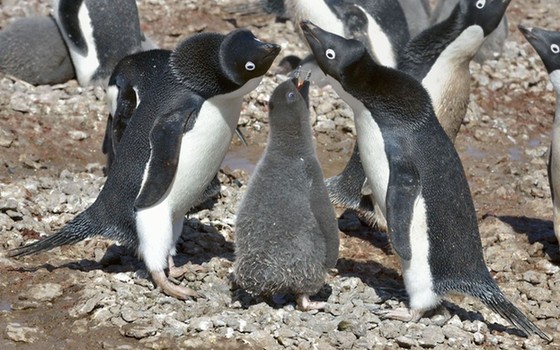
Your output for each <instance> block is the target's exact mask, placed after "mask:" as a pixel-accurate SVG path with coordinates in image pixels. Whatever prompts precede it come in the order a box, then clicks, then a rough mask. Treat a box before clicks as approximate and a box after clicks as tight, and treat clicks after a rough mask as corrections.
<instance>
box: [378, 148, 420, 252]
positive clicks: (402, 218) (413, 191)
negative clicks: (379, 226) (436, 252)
mask: <svg viewBox="0 0 560 350" xmlns="http://www.w3.org/2000/svg"><path fill="white" fill-rule="evenodd" d="M388 160H389V169H390V174H389V185H388V187H387V197H386V207H387V226H388V228H389V232H390V236H391V241H392V243H393V248H394V249H395V251H396V253H397V254H398V255H399V257H400V258H401V259H404V260H410V259H411V257H412V253H411V249H410V226H411V222H412V216H413V214H414V203H415V201H416V199H417V198H418V196H419V195H420V193H421V190H422V186H421V183H420V175H419V174H418V170H417V169H416V166H415V165H414V163H412V162H411V161H409V160H408V159H406V158H404V157H399V156H397V157H395V156H393V157H389V159H388Z"/></svg>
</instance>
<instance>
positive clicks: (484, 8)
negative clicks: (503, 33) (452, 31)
mask: <svg viewBox="0 0 560 350" xmlns="http://www.w3.org/2000/svg"><path fill="white" fill-rule="evenodd" d="M510 2H511V0H461V1H460V3H459V4H458V5H457V7H458V8H459V11H460V15H461V17H462V18H463V19H464V21H465V23H463V24H464V27H465V28H467V27H469V26H472V25H477V26H480V27H481V28H482V30H483V31H484V36H485V37H486V36H488V35H489V34H490V33H492V32H493V31H494V29H496V27H498V24H500V22H501V21H502V17H503V16H504V14H505V12H506V9H507V7H508V5H509V3H510Z"/></svg>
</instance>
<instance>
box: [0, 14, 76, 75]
mask: <svg viewBox="0 0 560 350" xmlns="http://www.w3.org/2000/svg"><path fill="white" fill-rule="evenodd" d="M0 48H2V49H0V71H1V72H3V73H6V74H11V75H13V76H15V77H17V78H19V79H22V80H25V81H26V82H28V83H30V84H33V85H43V84H59V83H64V82H66V81H68V80H70V79H72V78H74V76H75V74H74V66H73V65H72V60H71V59H70V54H69V53H68V49H67V48H66V44H65V43H64V40H62V37H61V36H60V32H59V30H58V27H57V25H56V23H55V21H54V20H53V19H52V17H47V16H44V17H28V18H20V19H18V20H16V21H15V22H13V23H12V24H11V25H9V26H8V27H7V28H6V29H4V30H2V31H0Z"/></svg>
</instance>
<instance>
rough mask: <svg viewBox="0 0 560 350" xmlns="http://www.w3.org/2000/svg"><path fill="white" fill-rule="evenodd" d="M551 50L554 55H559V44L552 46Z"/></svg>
mask: <svg viewBox="0 0 560 350" xmlns="http://www.w3.org/2000/svg"><path fill="white" fill-rule="evenodd" d="M550 50H551V51H552V52H553V53H558V52H560V46H558V45H557V44H552V45H550Z"/></svg>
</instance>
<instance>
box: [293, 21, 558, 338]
mask: <svg viewBox="0 0 560 350" xmlns="http://www.w3.org/2000/svg"><path fill="white" fill-rule="evenodd" d="M301 27H302V29H303V31H304V33H305V35H306V38H307V40H308V42H309V44H310V46H311V48H312V50H313V52H314V55H315V57H316V58H317V61H318V63H319V65H320V66H321V69H323V71H324V72H325V74H326V75H327V76H328V77H329V79H330V80H331V83H332V85H333V87H334V88H335V89H336V91H337V92H338V94H339V96H341V97H342V98H343V99H344V100H345V101H346V102H347V103H348V104H349V105H350V106H351V107H352V109H353V110H354V112H355V113H354V119H355V123H356V130H357V134H358V145H359V148H360V155H361V159H362V163H363V165H364V170H365V173H366V175H367V177H368V181H369V184H370V186H371V188H372V191H373V194H374V197H375V200H376V202H377V203H378V204H379V205H380V207H381V210H382V211H383V213H384V214H385V217H386V218H387V224H388V229H389V236H390V238H391V244H392V246H393V249H394V250H395V252H396V253H397V255H398V256H399V258H400V262H401V266H402V269H403V279H404V284H405V287H406V291H407V293H408V296H409V309H396V310H392V311H388V312H386V313H385V316H386V317H390V318H396V319H400V320H408V321H409V320H418V319H420V317H421V316H422V314H423V313H424V312H425V311H427V310H430V309H433V308H434V307H436V306H437V305H439V304H440V302H441V299H442V297H443V296H445V295H446V294H448V293H451V292H456V293H462V294H466V295H470V296H474V297H476V298H478V299H480V300H481V301H482V302H484V303H485V304H486V305H487V306H488V307H490V308H491V309H492V310H493V311H495V312H497V313H499V314H500V315H501V316H502V317H504V318H506V319H507V320H508V321H510V322H511V323H512V324H513V325H515V326H516V327H518V328H519V329H521V330H522V331H523V332H525V333H526V334H527V335H530V334H537V335H539V336H540V337H542V338H544V339H547V340H550V337H549V336H548V335H546V334H545V333H544V332H542V331H541V330H540V329H539V328H538V327H537V326H536V325H535V324H533V323H532V322H531V321H530V320H529V319H528V318H527V317H526V316H525V315H524V314H523V313H522V312H521V311H520V310H519V309H517V308H516V307H515V306H514V305H513V304H512V303H511V302H509V301H508V300H507V298H506V297H505V296H504V294H503V292H502V291H501V290H500V289H499V287H498V285H497V284H496V282H495V281H494V279H493V278H492V276H491V275H490V273H489V272H488V269H487V267H486V264H485V262H484V258H483V253H482V244H481V241H480V234H479V231H478V226H477V219H476V214H475V210H474V205H473V202H472V198H471V194H470V190H469V185H468V183H467V180H466V177H465V174H464V170H463V167H462V164H461V161H460V160H459V156H458V155H457V152H456V151H455V148H454V147H453V144H452V143H451V141H450V140H449V138H448V137H447V136H446V135H445V132H444V131H443V129H442V127H441V125H440V124H439V123H438V122H437V119H436V117H435V114H434V111H433V107H432V105H431V101H430V97H429V95H428V93H427V92H426V90H425V89H424V88H423V87H422V85H421V83H420V82H418V81H417V80H415V79H414V78H412V77H411V76H409V75H408V74H406V73H403V72H400V71H398V70H395V69H391V68H388V67H383V66H380V65H378V64H376V63H375V62H374V61H373V59H372V58H371V57H370V56H369V55H368V54H367V51H366V49H365V47H364V46H363V44H361V43H360V42H359V41H356V40H347V39H344V38H342V37H340V36H338V35H335V34H332V33H328V32H326V31H324V30H322V29H320V28H319V27H317V26H315V25H314V24H312V23H309V22H303V23H301ZM434 154H437V155H438V156H437V157H434Z"/></svg>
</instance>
